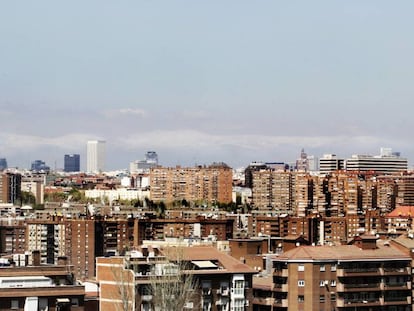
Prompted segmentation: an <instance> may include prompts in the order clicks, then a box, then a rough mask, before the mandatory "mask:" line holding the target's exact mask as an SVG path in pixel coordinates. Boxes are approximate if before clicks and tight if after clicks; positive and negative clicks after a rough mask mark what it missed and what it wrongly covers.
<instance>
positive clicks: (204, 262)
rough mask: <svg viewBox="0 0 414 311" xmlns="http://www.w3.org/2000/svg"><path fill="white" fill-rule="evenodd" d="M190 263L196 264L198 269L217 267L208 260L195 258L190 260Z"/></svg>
mask: <svg viewBox="0 0 414 311" xmlns="http://www.w3.org/2000/svg"><path fill="white" fill-rule="evenodd" d="M191 263H192V264H194V265H196V266H197V267H198V268H200V269H211V268H217V265H216V264H214V263H213V262H211V261H210V260H196V261H192V262H191Z"/></svg>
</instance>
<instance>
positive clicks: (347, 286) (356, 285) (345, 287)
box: [336, 283, 381, 293]
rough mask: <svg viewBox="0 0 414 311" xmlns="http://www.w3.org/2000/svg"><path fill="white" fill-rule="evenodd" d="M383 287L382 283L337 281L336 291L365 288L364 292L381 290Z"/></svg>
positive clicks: (353, 290)
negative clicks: (344, 282) (346, 282)
mask: <svg viewBox="0 0 414 311" xmlns="http://www.w3.org/2000/svg"><path fill="white" fill-rule="evenodd" d="M380 287H381V284H380V283H354V284H353V283H350V284H343V283H337V284H336V291H337V292H342V293H344V292H346V293H351V292H360V291H361V290H364V292H369V291H379V290H380Z"/></svg>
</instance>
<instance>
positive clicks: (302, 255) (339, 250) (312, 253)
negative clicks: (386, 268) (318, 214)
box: [274, 241, 411, 261]
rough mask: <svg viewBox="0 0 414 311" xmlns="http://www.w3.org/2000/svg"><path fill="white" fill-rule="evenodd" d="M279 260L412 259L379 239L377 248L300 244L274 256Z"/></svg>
mask: <svg viewBox="0 0 414 311" xmlns="http://www.w3.org/2000/svg"><path fill="white" fill-rule="evenodd" d="M274 259H275V260H277V261H279V260H280V261H319V260H321V261H323V260H343V261H358V260H363V261H367V260H410V259H411V258H410V257H409V256H407V255H406V254H405V253H403V252H402V251H400V250H398V249H396V248H395V247H392V246H390V244H389V243H388V242H387V241H378V242H377V248H376V249H365V250H362V249H361V248H359V247H358V246H355V245H337V246H326V245H324V246H300V247H297V248H294V249H292V250H289V251H287V252H285V253H282V254H280V256H277V257H274Z"/></svg>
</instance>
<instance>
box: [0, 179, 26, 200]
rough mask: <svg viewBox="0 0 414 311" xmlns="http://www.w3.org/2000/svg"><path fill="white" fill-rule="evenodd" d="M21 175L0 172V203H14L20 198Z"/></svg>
mask: <svg viewBox="0 0 414 311" xmlns="http://www.w3.org/2000/svg"><path fill="white" fill-rule="evenodd" d="M21 179H22V177H21V175H20V174H17V173H11V172H3V173H0V203H13V204H14V203H16V202H17V201H18V200H19V199H20V198H21Z"/></svg>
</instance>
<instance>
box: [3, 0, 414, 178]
mask: <svg viewBox="0 0 414 311" xmlns="http://www.w3.org/2000/svg"><path fill="white" fill-rule="evenodd" d="M413 11H414V1H412V0H401V1H398V2H395V1H389V0H365V1H361V0H349V1H343V0H341V1H339V0H326V1H319V0H313V1H306V0H303V1H295V0H292V1H279V0H267V1H266V0H258V1H251V0H250V1H244V0H228V1H218V0H209V1H195V0H187V1H184V0H174V1H172V0H164V1H161V0H160V1H156V0H153V1H149V0H146V1H139V0H134V1H132V0H131V1H127V0H125V1H122V0H120V1H108V0H99V1H95V0H89V1H79V0H72V1H66V2H63V1H52V0H43V1H42V0H41V1H26V2H24V3H22V2H20V1H3V2H2V3H1V4H0V120H1V122H0V158H3V157H4V158H6V159H7V162H8V164H9V166H13V167H16V166H17V167H20V168H25V167H26V168H27V167H30V163H31V162H32V161H34V160H37V159H40V160H43V161H45V162H46V164H48V165H49V166H51V167H52V168H61V167H63V158H64V154H68V153H78V154H80V155H81V168H82V169H85V167H86V142H87V141H88V140H93V139H102V140H105V141H106V149H107V157H106V163H107V164H106V167H107V169H108V170H114V169H123V168H128V167H129V163H130V162H131V161H134V160H139V159H143V158H144V155H145V153H146V151H148V150H154V151H156V152H157V153H158V157H159V162H160V164H162V165H164V166H175V165H182V166H193V165H195V164H210V163H212V162H225V163H227V164H228V165H230V166H232V167H234V168H236V167H242V166H247V165H248V164H249V163H250V162H252V161H267V162H275V161H278V162H293V161H295V160H296V159H297V158H298V157H299V155H300V151H301V149H302V148H304V149H305V151H306V152H307V153H308V154H309V155H314V156H316V157H321V156H322V155H323V154H326V153H334V154H337V155H338V156H340V157H344V158H347V157H350V156H351V155H353V154H370V155H378V154H379V150H380V148H381V147H390V148H392V149H393V150H394V151H399V152H401V155H402V156H403V157H406V158H408V161H409V165H410V166H412V165H413V163H414V162H413V161H414V146H413V143H412V141H413V139H412V137H413V132H414V125H413V122H412V120H413V115H414V113H413V112H414V105H413V102H414V87H413V85H412V84H413V81H414V36H413V33H412V31H413V29H414V19H413V18H412V12H413Z"/></svg>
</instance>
